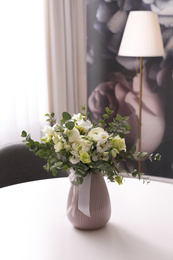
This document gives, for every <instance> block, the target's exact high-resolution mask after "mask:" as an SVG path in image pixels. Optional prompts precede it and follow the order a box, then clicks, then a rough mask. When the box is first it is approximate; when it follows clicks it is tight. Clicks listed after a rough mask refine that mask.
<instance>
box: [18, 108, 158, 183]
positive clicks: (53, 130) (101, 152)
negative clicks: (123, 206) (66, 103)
mask: <svg viewBox="0 0 173 260" xmlns="http://www.w3.org/2000/svg"><path fill="white" fill-rule="evenodd" d="M84 112H85V106H83V107H82V113H79V114H75V115H73V116H71V115H70V114H69V113H67V112H63V113H62V120H61V121H60V122H59V123H58V122H57V120H56V119H55V118H54V116H55V114H54V113H51V114H46V116H48V119H47V121H49V122H50V123H51V125H52V126H50V125H49V126H45V127H44V129H43V132H44V134H45V136H44V137H43V138H42V139H41V141H42V142H37V141H34V140H32V139H31V136H30V134H27V133H26V131H22V137H24V138H25V139H24V140H23V142H25V143H26V145H27V146H28V147H29V149H30V151H33V152H34V153H35V154H36V155H38V156H40V157H41V158H44V159H46V161H47V163H46V165H44V168H45V170H47V171H51V172H52V173H53V175H55V176H56V174H57V173H58V169H62V170H65V171H66V170H68V169H70V168H71V169H73V170H74V173H75V177H76V178H75V180H73V181H72V183H73V184H74V185H79V184H82V183H83V178H84V177H85V176H86V175H88V174H90V173H94V174H96V173H98V172H102V174H103V176H107V178H108V179H109V180H110V181H111V182H117V183H118V184H122V178H123V174H124V173H125V172H126V171H125V170H123V169H121V161H126V160H127V159H131V160H135V158H138V159H140V160H141V158H144V157H148V158H149V159H150V160H151V161H152V160H153V159H154V160H156V159H157V160H160V155H159V154H156V155H149V156H148V155H147V153H145V152H141V153H136V148H135V147H132V148H131V149H130V150H127V148H126V142H125V135H126V134H128V133H129V131H130V126H129V124H128V123H127V120H128V117H124V118H123V117H121V116H120V115H117V117H116V118H114V119H113V121H112V122H111V123H107V120H108V119H109V116H110V115H111V114H112V113H113V111H111V110H110V109H109V108H106V112H105V114H104V115H103V119H100V120H99V123H97V124H96V123H94V122H91V121H90V120H89V119H88V118H87V116H88V114H87V113H84ZM127 174H128V173H127ZM131 174H132V176H133V177H136V176H137V177H138V178H139V179H140V178H141V176H142V173H140V172H138V171H137V170H136V169H134V170H133V172H132V173H131Z"/></svg>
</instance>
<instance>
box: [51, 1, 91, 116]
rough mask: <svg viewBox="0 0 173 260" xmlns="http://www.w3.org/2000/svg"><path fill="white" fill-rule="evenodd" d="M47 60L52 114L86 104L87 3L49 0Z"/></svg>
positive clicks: (58, 114) (78, 107)
mask: <svg viewBox="0 0 173 260" xmlns="http://www.w3.org/2000/svg"><path fill="white" fill-rule="evenodd" d="M46 4H47V6H46V10H47V23H46V24H47V47H48V49H47V50H48V52H47V57H48V72H49V74H48V75H49V93H50V104H51V107H50V109H51V111H54V112H55V113H56V115H57V117H58V118H59V119H60V118H61V114H62V112H63V111H68V112H70V113H78V112H79V111H81V106H82V105H86V104H87V103H86V100H87V94H86V93H87V83H86V0H58V1H57V0H48V1H46Z"/></svg>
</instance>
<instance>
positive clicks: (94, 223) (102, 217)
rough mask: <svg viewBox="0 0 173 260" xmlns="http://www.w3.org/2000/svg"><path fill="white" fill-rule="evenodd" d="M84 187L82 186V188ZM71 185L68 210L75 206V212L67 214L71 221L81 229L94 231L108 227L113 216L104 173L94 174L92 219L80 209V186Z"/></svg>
mask: <svg viewBox="0 0 173 260" xmlns="http://www.w3.org/2000/svg"><path fill="white" fill-rule="evenodd" d="M81 187H82V186H81ZM75 189H76V190H75V192H74V185H73V184H72V185H71V188H70V191H69V195H68V201H67V209H68V208H69V207H70V206H71V205H72V204H73V210H71V211H70V212H68V213H67V217H68V219H69V221H70V222H71V223H72V224H73V225H74V226H75V227H76V228H79V229H85V230H93V229H99V228H101V227H103V226H104V225H106V223H107V222H108V221H109V219H110V216H111V203H110V197H109V193H108V189H107V186H106V183H105V180H104V178H103V176H102V173H97V174H92V176H91V186H90V201H89V209H90V217H89V216H86V215H85V214H84V213H82V212H81V211H80V210H79V209H78V198H79V186H75Z"/></svg>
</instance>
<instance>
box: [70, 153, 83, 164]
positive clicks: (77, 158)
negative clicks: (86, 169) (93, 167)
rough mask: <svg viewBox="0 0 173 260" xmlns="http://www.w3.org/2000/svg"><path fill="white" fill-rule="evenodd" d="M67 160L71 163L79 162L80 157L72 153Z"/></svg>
mask: <svg viewBox="0 0 173 260" xmlns="http://www.w3.org/2000/svg"><path fill="white" fill-rule="evenodd" d="M69 160H70V162H71V163H73V164H76V163H78V162H80V158H79V157H78V156H75V155H72V156H71V157H70V159H69Z"/></svg>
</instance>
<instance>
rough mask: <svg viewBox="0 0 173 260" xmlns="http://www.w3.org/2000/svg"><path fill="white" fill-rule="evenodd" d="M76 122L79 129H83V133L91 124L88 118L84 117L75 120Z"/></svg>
mask: <svg viewBox="0 0 173 260" xmlns="http://www.w3.org/2000/svg"><path fill="white" fill-rule="evenodd" d="M76 124H77V126H78V127H79V129H81V130H83V131H84V132H85V133H87V132H88V131H89V129H91V128H92V126H93V124H92V123H91V122H90V120H84V119H81V120H79V121H77V122H76Z"/></svg>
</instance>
